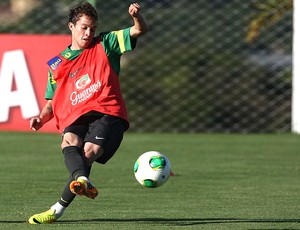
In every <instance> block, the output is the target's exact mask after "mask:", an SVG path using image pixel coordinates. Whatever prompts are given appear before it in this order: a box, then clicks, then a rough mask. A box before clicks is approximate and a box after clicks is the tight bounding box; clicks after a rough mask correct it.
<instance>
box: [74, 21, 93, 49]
mask: <svg viewBox="0 0 300 230" xmlns="http://www.w3.org/2000/svg"><path fill="white" fill-rule="evenodd" d="M69 28H70V30H71V32H72V46H71V48H72V49H74V50H78V49H84V48H87V47H88V46H89V44H90V43H91V41H92V40H93V37H94V35H95V32H96V28H97V26H96V25H95V21H94V20H93V19H92V18H91V17H88V16H86V15H83V16H82V17H80V19H79V20H78V21H77V22H76V24H75V25H74V24H73V23H71V22H70V23H69Z"/></svg>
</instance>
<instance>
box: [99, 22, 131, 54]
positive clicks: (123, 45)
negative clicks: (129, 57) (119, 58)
mask: <svg viewBox="0 0 300 230" xmlns="http://www.w3.org/2000/svg"><path fill="white" fill-rule="evenodd" d="M101 35H102V43H103V44H104V48H105V51H106V53H107V54H110V53H117V54H119V55H122V54H123V53H125V52H127V51H131V50H133V49H134V48H135V45H136V39H133V38H131V37H130V27H129V28H126V29H122V30H116V31H112V32H104V33H101Z"/></svg>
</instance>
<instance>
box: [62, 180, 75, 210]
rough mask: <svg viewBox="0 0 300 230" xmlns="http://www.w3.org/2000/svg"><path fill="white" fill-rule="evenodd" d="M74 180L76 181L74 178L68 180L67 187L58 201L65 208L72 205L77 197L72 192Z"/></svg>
mask: <svg viewBox="0 0 300 230" xmlns="http://www.w3.org/2000/svg"><path fill="white" fill-rule="evenodd" d="M73 180H74V179H73V177H71V176H70V177H69V179H68V182H67V185H66V187H65V188H64V190H63V192H62V194H61V198H60V199H59V200H58V202H59V203H60V204H61V205H62V206H64V207H68V206H69V204H71V202H72V201H73V200H74V198H75V197H76V195H75V194H74V193H72V192H71V191H70V183H71V182H72V181H73Z"/></svg>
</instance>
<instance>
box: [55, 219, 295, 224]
mask: <svg viewBox="0 0 300 230" xmlns="http://www.w3.org/2000/svg"><path fill="white" fill-rule="evenodd" d="M85 222H86V223H90V224H91V223H93V222H94V223H139V224H161V225H169V226H190V225H202V224H226V223H228V224H230V223H231V224H232V223H300V219H242V218H203V219H202V218H174V219H172V218H137V219H134V218H132V219H89V220H88V219H86V220H62V221H60V223H76V224H78V223H85Z"/></svg>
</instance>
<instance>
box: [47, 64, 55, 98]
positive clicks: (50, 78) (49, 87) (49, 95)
mask: <svg viewBox="0 0 300 230" xmlns="http://www.w3.org/2000/svg"><path fill="white" fill-rule="evenodd" d="M55 90H56V82H55V80H54V79H53V73H52V71H51V70H48V82H47V88H46V92H45V99H47V100H51V99H52V98H53V96H54V92H55Z"/></svg>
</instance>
